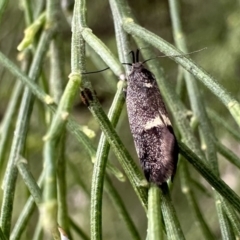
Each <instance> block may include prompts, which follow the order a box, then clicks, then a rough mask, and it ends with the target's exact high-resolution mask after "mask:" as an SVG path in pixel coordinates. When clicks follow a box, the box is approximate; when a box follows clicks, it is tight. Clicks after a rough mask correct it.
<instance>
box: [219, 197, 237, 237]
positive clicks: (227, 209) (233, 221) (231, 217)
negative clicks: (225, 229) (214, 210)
mask: <svg viewBox="0 0 240 240" xmlns="http://www.w3.org/2000/svg"><path fill="white" fill-rule="evenodd" d="M222 205H223V208H224V212H225V213H226V215H227V216H228V219H229V220H230V222H231V224H232V227H233V229H234V232H235V234H236V238H239V237H240V219H239V216H238V215H236V213H235V211H234V210H233V209H232V208H230V207H229V206H226V201H224V202H223V204H222Z"/></svg>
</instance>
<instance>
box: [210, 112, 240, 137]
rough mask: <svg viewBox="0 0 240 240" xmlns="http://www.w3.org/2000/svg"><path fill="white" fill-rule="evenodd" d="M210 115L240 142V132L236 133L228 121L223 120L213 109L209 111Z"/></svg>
mask: <svg viewBox="0 0 240 240" xmlns="http://www.w3.org/2000/svg"><path fill="white" fill-rule="evenodd" d="M207 111H208V114H209V116H210V117H211V118H212V120H214V121H215V122H217V123H219V124H220V125H221V127H224V129H225V130H227V131H228V132H229V133H230V134H231V135H232V137H234V138H235V139H236V140H237V141H240V134H239V131H236V129H235V128H232V127H231V126H230V125H229V123H228V121H226V119H223V118H222V117H221V116H220V115H219V114H218V113H216V112H215V111H214V110H213V109H208V110H207Z"/></svg>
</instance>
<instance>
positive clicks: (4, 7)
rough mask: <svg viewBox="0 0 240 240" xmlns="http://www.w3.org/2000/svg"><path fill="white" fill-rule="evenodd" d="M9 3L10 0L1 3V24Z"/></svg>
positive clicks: (3, 0)
mask: <svg viewBox="0 0 240 240" xmlns="http://www.w3.org/2000/svg"><path fill="white" fill-rule="evenodd" d="M8 1H9V0H2V1H1V2H0V23H1V20H2V17H3V14H4V11H5V9H6V7H7V4H8Z"/></svg>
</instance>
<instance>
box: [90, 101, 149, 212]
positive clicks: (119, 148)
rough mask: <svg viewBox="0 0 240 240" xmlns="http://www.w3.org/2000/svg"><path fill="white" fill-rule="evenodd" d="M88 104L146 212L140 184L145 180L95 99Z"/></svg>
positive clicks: (145, 196) (143, 194)
mask: <svg viewBox="0 0 240 240" xmlns="http://www.w3.org/2000/svg"><path fill="white" fill-rule="evenodd" d="M89 103H90V105H89V110H90V111H91V113H92V115H93V117H94V118H95V119H96V120H97V121H98V123H99V125H100V128H101V130H102V131H103V132H104V134H105V136H106V138H107V139H108V142H109V143H110V145H111V147H112V148H113V151H114V153H115V154H116V156H117V158H118V160H119V162H120V164H121V165H122V167H123V169H124V171H125V173H126V175H127V177H128V179H129V180H130V182H131V184H132V186H133V189H134V190H135V192H136V194H137V196H138V197H139V199H140V202H141V204H142V206H143V207H144V209H145V210H146V208H147V207H146V203H147V199H146V198H147V194H146V188H144V187H143V186H142V183H143V182H146V180H145V179H144V178H143V176H142V175H141V173H140V172H139V169H138V168H137V166H136V164H135V162H134V161H133V159H132V158H131V156H130V154H129V153H128V151H127V149H126V148H125V147H124V145H123V144H122V142H121V140H120V138H119V137H118V135H117V134H116V132H115V130H114V128H113V126H112V125H111V123H110V121H109V119H108V118H107V116H106V115H105V113H104V112H103V110H102V107H101V106H100V103H99V102H98V100H97V99H96V97H95V96H94V101H90V102H89Z"/></svg>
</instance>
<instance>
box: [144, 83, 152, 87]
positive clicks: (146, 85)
mask: <svg viewBox="0 0 240 240" xmlns="http://www.w3.org/2000/svg"><path fill="white" fill-rule="evenodd" d="M143 85H144V87H147V88H151V87H152V86H153V85H152V84H151V83H144V84H143Z"/></svg>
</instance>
